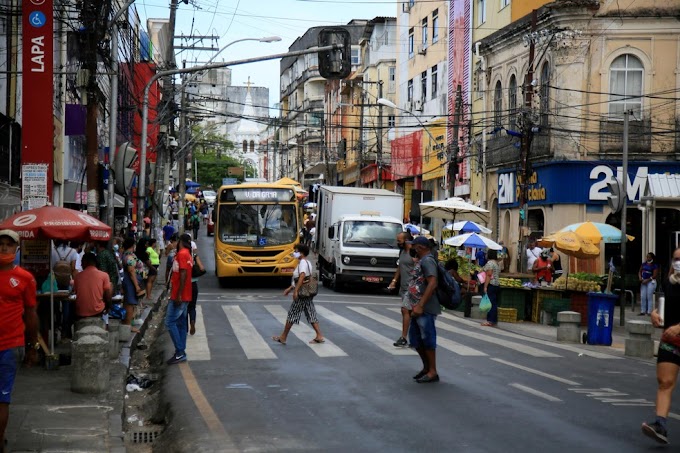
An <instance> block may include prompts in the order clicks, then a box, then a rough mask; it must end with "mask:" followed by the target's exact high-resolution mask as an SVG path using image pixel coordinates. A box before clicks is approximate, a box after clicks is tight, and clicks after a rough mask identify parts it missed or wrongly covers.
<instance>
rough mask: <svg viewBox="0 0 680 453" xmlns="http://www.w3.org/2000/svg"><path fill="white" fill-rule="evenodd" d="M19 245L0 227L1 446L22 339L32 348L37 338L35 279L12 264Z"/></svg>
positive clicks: (20, 358) (20, 357)
mask: <svg viewBox="0 0 680 453" xmlns="http://www.w3.org/2000/svg"><path fill="white" fill-rule="evenodd" d="M18 247H19V235H18V234H17V233H16V232H15V231H12V230H0V448H4V445H5V429H6V428H7V421H8V420H9V403H10V397H11V394H12V388H13V387H14V378H15V376H16V373H17V368H18V367H19V363H21V361H22V360H23V355H24V342H25V338H26V336H28V339H29V341H30V342H29V343H28V346H29V347H31V348H34V347H35V345H37V340H38V315H37V312H36V305H37V302H36V298H35V294H36V283H35V278H33V276H32V275H31V274H30V273H29V272H28V271H26V270H25V269H22V268H21V267H19V266H15V265H14V257H15V255H16V252H17V248H18Z"/></svg>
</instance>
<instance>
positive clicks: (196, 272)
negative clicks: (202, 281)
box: [191, 255, 206, 278]
mask: <svg viewBox="0 0 680 453" xmlns="http://www.w3.org/2000/svg"><path fill="white" fill-rule="evenodd" d="M192 258H193V261H194V265H193V266H192V267H191V278H196V277H202V276H204V275H205V274H206V270H205V269H201V267H200V266H199V265H198V263H197V262H196V255H194V256H193V257H192Z"/></svg>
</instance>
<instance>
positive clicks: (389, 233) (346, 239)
mask: <svg viewBox="0 0 680 453" xmlns="http://www.w3.org/2000/svg"><path fill="white" fill-rule="evenodd" d="M401 232H402V226H401V225H400V224H398V223H392V222H379V221H375V220H354V221H347V222H345V223H344V227H343V232H342V241H343V244H344V245H346V246H350V247H369V248H370V247H383V248H384V247H389V248H397V234H399V233H401Z"/></svg>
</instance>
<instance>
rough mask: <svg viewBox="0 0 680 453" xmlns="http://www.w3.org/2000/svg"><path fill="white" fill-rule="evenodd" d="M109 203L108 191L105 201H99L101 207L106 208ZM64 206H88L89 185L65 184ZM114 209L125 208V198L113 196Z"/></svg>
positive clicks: (69, 182) (105, 193)
mask: <svg viewBox="0 0 680 453" xmlns="http://www.w3.org/2000/svg"><path fill="white" fill-rule="evenodd" d="M107 202H108V191H107V190H104V199H103V200H99V205H100V206H106V204H107ZM64 204H82V205H87V184H82V185H81V184H80V182H75V181H66V182H65V183H64ZM113 207H114V208H124V207H125V198H123V197H122V196H120V195H118V194H115V195H114V196H113Z"/></svg>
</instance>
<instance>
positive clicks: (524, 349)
mask: <svg viewBox="0 0 680 453" xmlns="http://www.w3.org/2000/svg"><path fill="white" fill-rule="evenodd" d="M390 310H392V311H396V312H399V311H400V310H399V309H395V308H391V309H390ZM447 319H448V318H447ZM437 329H438V330H440V329H441V330H445V331H447V332H452V333H456V334H458V335H465V336H466V337H470V338H474V339H476V340H479V341H485V342H487V343H492V344H495V345H497V346H501V347H504V348H510V349H512V350H513V351H517V352H521V353H524V354H528V355H530V356H533V357H560V356H559V355H557V354H553V353H552V352H548V351H542V350H540V349H537V348H533V347H531V346H526V345H523V344H520V343H515V342H514V341H506V340H501V339H499V338H498V337H494V336H491V335H484V334H481V333H477V332H470V331H468V330H463V329H459V328H457V327H453V326H450V325H448V324H444V323H443V322H440V323H438V324H437ZM437 341H439V339H437Z"/></svg>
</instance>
